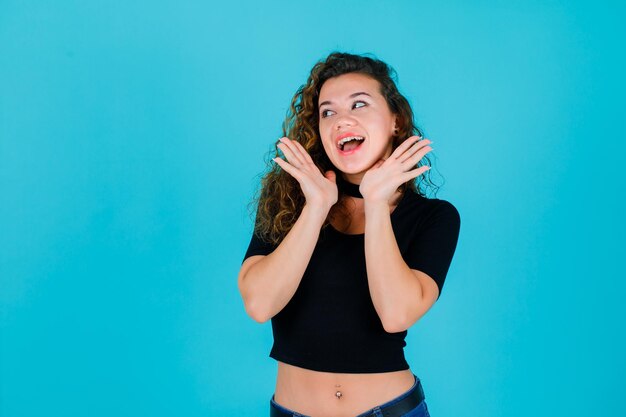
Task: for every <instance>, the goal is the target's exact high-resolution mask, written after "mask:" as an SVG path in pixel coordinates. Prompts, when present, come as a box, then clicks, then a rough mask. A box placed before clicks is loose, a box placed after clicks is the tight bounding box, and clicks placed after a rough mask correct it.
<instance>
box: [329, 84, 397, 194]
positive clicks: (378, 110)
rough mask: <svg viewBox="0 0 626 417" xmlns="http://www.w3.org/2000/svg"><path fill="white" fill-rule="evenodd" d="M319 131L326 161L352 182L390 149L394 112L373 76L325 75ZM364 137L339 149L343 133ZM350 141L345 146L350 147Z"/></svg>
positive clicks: (356, 182)
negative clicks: (331, 76) (343, 148)
mask: <svg viewBox="0 0 626 417" xmlns="http://www.w3.org/2000/svg"><path fill="white" fill-rule="evenodd" d="M318 111H319V115H318V116H319V131H320V137H321V139H322V144H323V146H324V150H325V151H326V154H327V155H328V158H329V159H330V161H331V162H332V163H333V164H334V165H335V167H336V168H337V169H339V170H340V171H342V172H343V173H344V177H345V178H346V179H347V180H348V181H350V182H352V183H355V184H358V183H360V182H361V179H362V178H363V175H364V174H365V172H366V171H367V170H368V169H369V168H371V167H372V165H374V164H375V163H376V162H377V161H378V160H379V159H381V158H385V159H386V158H387V157H388V156H389V155H391V152H392V135H393V131H394V128H395V121H396V116H395V115H394V114H393V113H392V112H391V110H390V109H389V106H388V105H387V101H386V100H385V98H384V97H383V96H382V94H381V93H380V84H379V82H378V81H377V80H375V79H374V78H372V77H370V76H368V75H365V74H359V73H348V74H343V75H339V76H337V77H333V78H330V79H328V80H327V81H326V82H325V83H324V84H323V85H322V88H321V90H320V96H319V110H318ZM346 136H347V137H350V136H360V137H361V138H364V140H363V141H361V142H355V143H359V146H358V147H357V148H355V149H354V150H350V151H346V150H342V149H341V148H340V147H339V146H338V142H339V140H340V139H341V138H343V137H346ZM351 145H353V144H349V145H347V146H346V149H347V148H348V147H351Z"/></svg>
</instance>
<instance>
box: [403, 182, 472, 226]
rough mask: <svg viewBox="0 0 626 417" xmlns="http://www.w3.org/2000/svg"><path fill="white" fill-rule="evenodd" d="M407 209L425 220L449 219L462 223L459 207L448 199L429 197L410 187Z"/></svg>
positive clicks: (407, 196)
mask: <svg viewBox="0 0 626 417" xmlns="http://www.w3.org/2000/svg"><path fill="white" fill-rule="evenodd" d="M406 192H407V195H406V197H405V198H406V205H405V208H406V211H407V213H411V214H413V215H417V216H418V217H419V218H421V219H423V220H432V221H442V220H443V221H449V222H452V223H455V224H460V223H461V215H460V213H459V211H458V209H457V208H456V207H455V205H454V204H452V203H451V202H450V201H448V200H442V199H439V198H427V197H424V196H422V195H419V194H417V193H415V192H414V191H413V190H411V189H409V190H407V191H406Z"/></svg>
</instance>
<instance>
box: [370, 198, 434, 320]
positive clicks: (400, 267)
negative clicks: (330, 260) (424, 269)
mask: <svg viewBox="0 0 626 417" xmlns="http://www.w3.org/2000/svg"><path fill="white" fill-rule="evenodd" d="M365 260H366V268H367V279H368V284H369V290H370V295H371V297H372V302H373V304H374V308H375V309H376V312H377V313H378V316H379V317H380V320H381V322H382V323H383V326H384V328H385V330H386V331H388V332H397V331H402V330H404V329H405V328H406V323H408V322H409V321H410V318H409V316H410V311H411V309H414V308H415V306H416V305H418V304H419V303H420V301H421V300H422V287H421V285H420V282H419V280H418V279H417V278H416V276H415V275H414V273H413V272H412V271H411V269H410V268H409V267H408V265H407V264H406V262H405V261H404V259H403V258H402V255H401V254H400V249H399V248H398V243H397V242H396V238H395V235H394V233H393V228H392V225H391V217H390V213H389V205H388V204H386V203H384V204H383V203H371V204H370V203H368V202H367V201H366V202H365Z"/></svg>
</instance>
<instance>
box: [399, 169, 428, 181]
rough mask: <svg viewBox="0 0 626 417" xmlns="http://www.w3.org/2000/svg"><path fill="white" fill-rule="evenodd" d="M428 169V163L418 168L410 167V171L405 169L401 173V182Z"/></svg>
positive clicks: (413, 177) (415, 176)
mask: <svg viewBox="0 0 626 417" xmlns="http://www.w3.org/2000/svg"><path fill="white" fill-rule="evenodd" d="M429 169H430V167H429V166H428V165H422V166H421V167H419V168H416V169H412V170H411V171H407V172H405V173H403V174H402V180H403V182H407V181H410V180H412V179H415V178H417V177H419V176H420V175H422V174H423V173H425V172H426V171H428V170H429Z"/></svg>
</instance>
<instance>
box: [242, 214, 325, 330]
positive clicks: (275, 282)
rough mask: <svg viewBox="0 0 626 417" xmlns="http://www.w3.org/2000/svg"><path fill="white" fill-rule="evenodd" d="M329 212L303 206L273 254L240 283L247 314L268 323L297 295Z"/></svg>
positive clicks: (256, 266) (261, 261)
mask: <svg viewBox="0 0 626 417" xmlns="http://www.w3.org/2000/svg"><path fill="white" fill-rule="evenodd" d="M327 214H328V210H323V209H317V208H313V207H309V206H306V205H305V206H304V208H303V209H302V212H301V214H300V217H299V218H298V220H297V221H296V222H295V223H294V225H293V227H292V228H291V230H290V231H289V233H287V235H286V236H285V238H284V239H283V241H282V242H281V243H280V244H279V245H278V247H277V248H276V249H275V250H274V252H272V253H270V254H269V255H267V256H265V257H264V258H263V259H261V260H260V261H258V262H257V263H255V264H254V265H252V266H251V267H250V269H249V270H248V271H247V272H246V274H245V275H244V276H243V277H241V279H240V280H239V291H240V292H241V296H242V298H243V300H244V305H245V308H246V311H247V312H248V314H249V315H250V316H251V317H252V318H254V319H255V320H256V321H258V322H261V323H262V322H265V321H267V320H269V319H270V318H272V317H273V316H274V315H276V314H277V313H278V312H279V311H281V310H282V309H283V308H284V307H285V306H286V305H287V303H288V302H289V300H291V297H293V295H294V293H295V292H296V290H297V288H298V285H300V281H301V279H302V276H303V275H304V271H305V270H306V267H307V266H308V264H309V261H310V259H311V255H312V254H313V250H314V249H315V245H316V243H317V240H318V238H319V234H320V229H321V226H322V224H323V223H324V220H325V219H326V216H327Z"/></svg>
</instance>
